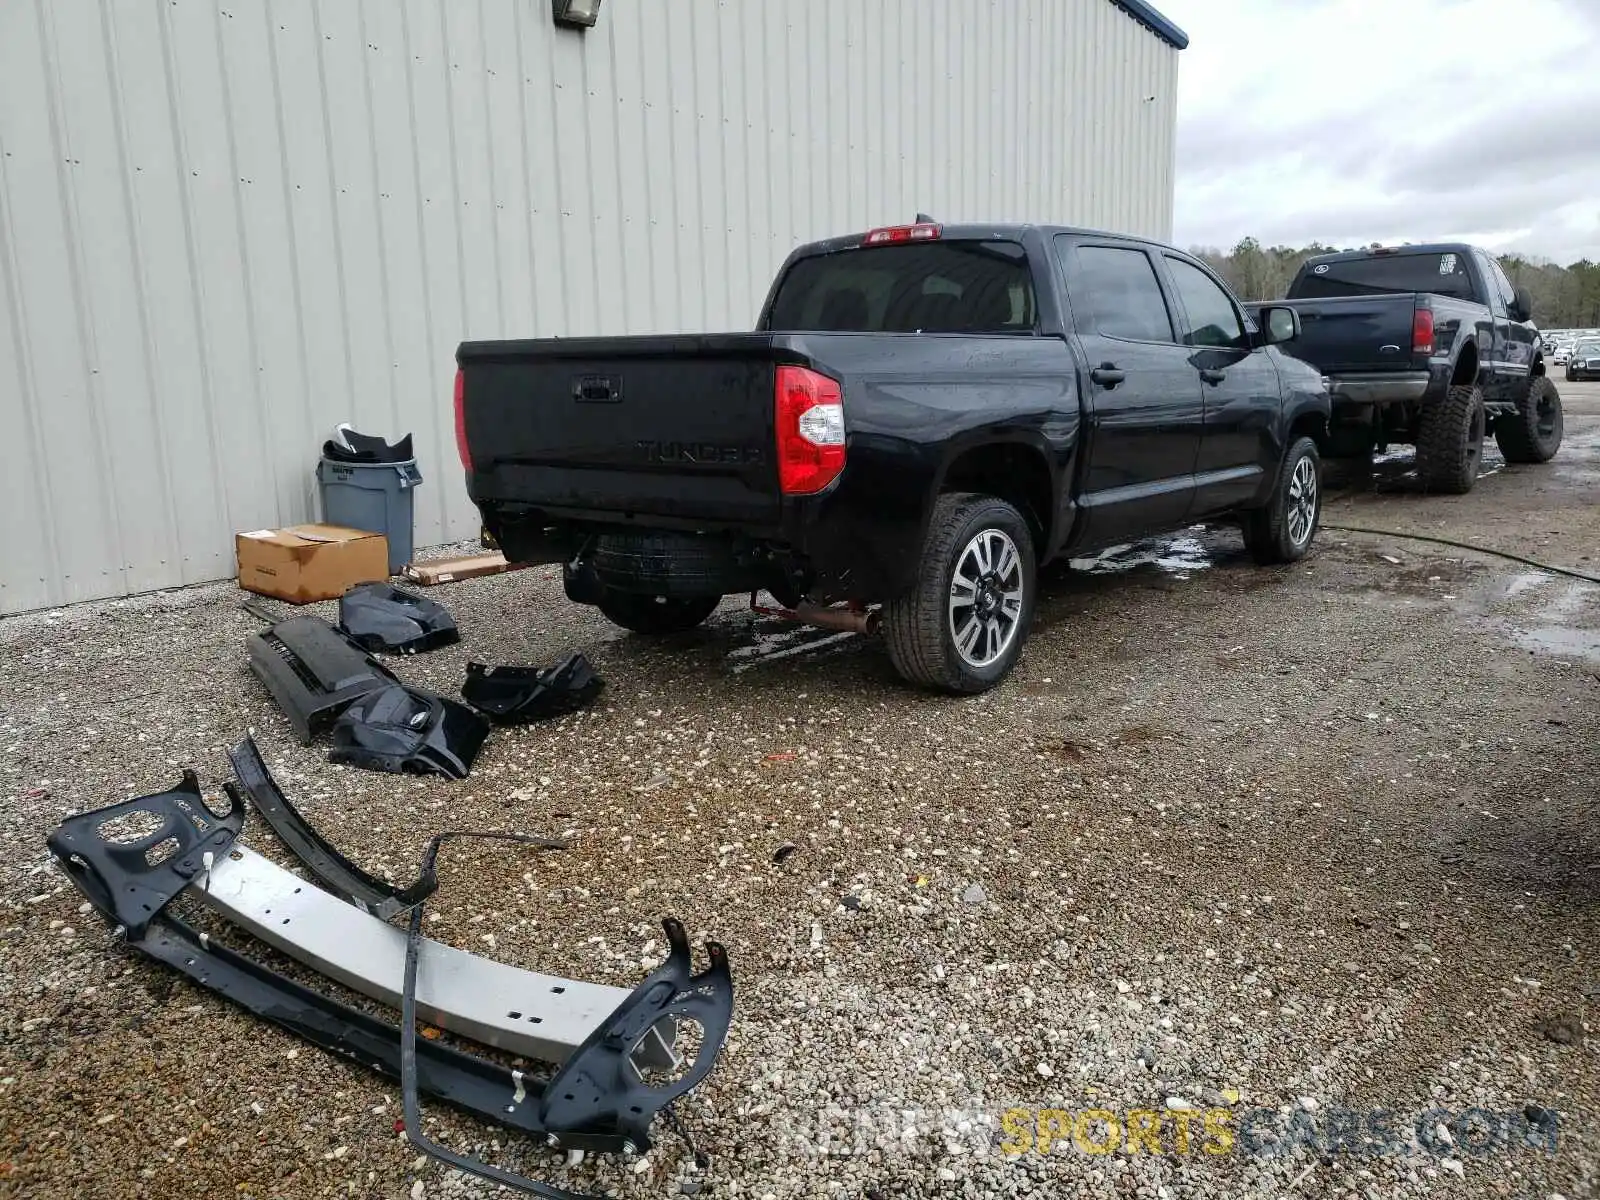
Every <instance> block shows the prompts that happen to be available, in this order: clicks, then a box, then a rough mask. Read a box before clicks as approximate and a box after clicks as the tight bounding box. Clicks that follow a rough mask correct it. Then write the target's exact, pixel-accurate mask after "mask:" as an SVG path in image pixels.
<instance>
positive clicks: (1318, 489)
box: [1244, 437, 1322, 566]
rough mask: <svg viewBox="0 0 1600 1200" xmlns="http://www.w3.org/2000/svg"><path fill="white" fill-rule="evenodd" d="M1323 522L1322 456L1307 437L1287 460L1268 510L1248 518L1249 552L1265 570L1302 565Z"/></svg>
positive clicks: (1255, 511)
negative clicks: (1275, 566)
mask: <svg viewBox="0 0 1600 1200" xmlns="http://www.w3.org/2000/svg"><path fill="white" fill-rule="evenodd" d="M1321 520H1322V456H1321V455H1319V454H1318V453H1317V444H1316V443H1315V442H1314V441H1312V440H1311V439H1310V438H1308V437H1303V438H1299V439H1297V440H1296V441H1295V442H1294V443H1293V444H1292V445H1291V446H1290V447H1289V451H1288V453H1287V454H1285V455H1284V456H1283V462H1282V464H1281V465H1280V466H1279V467H1278V482H1277V484H1276V485H1275V486H1274V487H1273V489H1272V498H1271V499H1270V500H1268V501H1267V503H1266V506H1265V507H1263V508H1257V509H1252V510H1251V511H1249V512H1247V513H1246V514H1245V518H1244V544H1245V548H1246V549H1247V550H1249V551H1250V556H1251V557H1252V558H1254V559H1255V560H1256V561H1257V562H1258V563H1260V564H1262V565H1263V566H1272V565H1277V564H1282V563H1292V562H1298V561H1299V560H1300V559H1302V558H1304V557H1305V556H1306V551H1307V550H1310V549H1311V542H1312V540H1313V539H1314V538H1315V537H1316V536H1317V525H1318V524H1319V523H1320V522H1321Z"/></svg>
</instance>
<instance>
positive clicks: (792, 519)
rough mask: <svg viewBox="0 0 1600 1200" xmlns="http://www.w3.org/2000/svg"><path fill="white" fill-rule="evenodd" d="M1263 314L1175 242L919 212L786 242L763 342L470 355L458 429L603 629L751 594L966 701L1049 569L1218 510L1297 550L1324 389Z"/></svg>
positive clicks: (503, 520) (503, 347)
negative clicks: (790, 248) (849, 636)
mask: <svg viewBox="0 0 1600 1200" xmlns="http://www.w3.org/2000/svg"><path fill="white" fill-rule="evenodd" d="M1262 319H1263V321H1264V325H1263V327H1262V328H1261V329H1258V328H1257V326H1256V325H1255V324H1254V322H1253V321H1252V319H1251V318H1250V317H1248V316H1246V315H1245V313H1244V312H1243V310H1242V309H1241V307H1240V306H1239V304H1238V302H1237V301H1236V300H1235V299H1234V298H1233V296H1232V295H1231V294H1230V293H1229V292H1228V291H1227V289H1226V288H1225V287H1224V286H1223V285H1222V284H1221V283H1220V282H1219V281H1218V280H1217V278H1216V277H1215V276H1214V275H1213V274H1212V273H1211V272H1210V271H1208V270H1207V269H1206V268H1205V267H1204V266H1203V265H1202V264H1200V263H1199V262H1197V261H1195V260H1194V259H1193V258H1191V257H1190V256H1188V255H1185V254H1182V253H1180V252H1178V251H1176V250H1173V249H1171V248H1169V247H1166V246H1162V245H1157V244H1154V243H1151V242H1145V241H1139V240H1135V239H1131V238H1124V237H1118V236H1113V235H1108V234H1098V233H1088V232H1084V231H1081V230H1073V229H1059V228H1051V227H1041V226H1032V225H972V226H944V227H941V226H939V225H936V224H932V223H927V222H924V223H919V224H916V225H904V226H895V227H892V228H888V229H878V230H873V231H871V232H869V233H867V234H854V235H851V236H849V237H841V238H836V239H833V240H831V241H825V242H818V243H814V244H812V245H808V246H803V247H801V248H800V249H798V250H796V251H795V252H794V253H793V254H792V255H790V257H789V259H788V261H787V262H786V263H785V264H784V266H783V268H782V270H781V271H780V273H779V275H778V277H777V280H776V281H775V283H774V284H773V287H772V290H771V292H770V294H769V295H768V298H767V301H766V305H765V307H764V309H763V311H762V313H761V318H760V323H759V326H758V329H757V332H754V333H722V334H703V335H684V336H646V337H613V338H577V339H558V340H539V341H510V342H467V343H463V344H462V345H461V347H460V349H459V350H458V351H457V355H456V360H457V363H458V364H459V366H460V371H459V372H458V374H457V376H456V398H455V403H456V429H457V434H458V441H459V445H460V451H461V459H462V463H463V465H464V467H465V468H466V471H467V484H468V490H469V492H470V494H471V496H472V498H473V500H474V501H475V502H476V504H477V505H478V507H479V510H480V511H481V513H482V515H483V521H484V525H485V527H486V529H487V530H488V532H489V533H490V535H491V536H492V537H493V538H494V539H495V540H496V541H497V542H498V544H499V545H500V546H501V547H502V548H503V550H504V551H505V553H506V556H507V557H508V558H510V559H512V560H513V561H522V562H561V563H563V564H565V579H566V590H567V595H568V596H569V597H570V598H572V599H573V600H577V601H580V602H583V603H589V604H596V605H598V606H599V608H600V610H601V611H602V612H603V613H604V614H605V615H606V616H607V617H609V618H610V619H611V620H613V621H615V622H616V623H618V624H620V625H623V626H625V627H627V628H629V629H633V630H636V631H639V632H646V633H661V632H670V631H675V630H683V629H688V628H691V627H693V626H694V625H697V624H698V623H699V622H701V621H703V620H704V619H705V618H706V617H707V616H709V615H710V613H711V611H712V610H713V609H714V608H715V607H716V606H717V603H718V601H719V600H720V598H721V597H722V596H724V595H726V594H732V593H738V592H751V593H754V592H756V591H757V590H760V589H765V590H767V591H769V592H771V593H772V594H773V595H774V596H775V597H776V598H777V599H778V601H779V602H780V603H781V604H783V605H785V606H787V608H788V610H789V613H790V615H794V616H797V617H799V618H800V619H802V620H807V621H810V622H812V623H814V624H819V625H823V626H828V627H835V628H846V629H859V630H871V629H873V628H876V627H878V625H879V623H880V621H881V627H882V630H883V632H884V633H885V635H886V640H887V642H888V647H889V653H890V657H891V658H892V659H893V661H894V664H895V666H896V667H897V668H898V670H899V671H900V673H901V674H902V675H904V676H905V677H906V678H907V679H909V680H912V681H914V682H916V683H920V684H924V685H927V686H932V687H938V688H943V689H946V690H949V691H955V692H977V691H982V690H984V689H986V688H988V687H991V686H993V685H994V684H995V683H998V682H999V681H1000V680H1001V679H1002V678H1004V677H1005V675H1006V674H1007V673H1008V672H1009V671H1010V669H1011V667H1012V665H1013V664H1014V663H1015V661H1016V659H1017V655H1018V654H1019V653H1020V651H1021V647H1022V642H1023V640H1024V638H1025V637H1026V636H1027V631H1028V627H1029V623H1030V620H1031V618H1032V615H1033V608H1034V600H1035V590H1036V583H1035V574H1036V569H1037V567H1038V565H1039V564H1041V563H1044V562H1048V561H1049V560H1051V559H1056V558H1061V557H1063V556H1066V555H1069V554H1077V553H1079V552H1081V551H1084V550H1089V549H1096V548H1103V547H1107V546H1113V545H1119V544H1124V543H1127V542H1129V541H1132V540H1135V539H1137V538H1140V537H1144V536H1146V535H1148V534H1152V533H1158V532H1161V531H1164V530H1169V529H1173V528H1176V527H1180V526H1183V525H1185V524H1188V523H1190V522H1197V521H1206V520H1213V519H1220V518H1232V519H1236V520H1238V521H1239V522H1240V523H1241V524H1242V525H1243V527H1244V531H1245V538H1246V541H1247V542H1248V544H1249V546H1250V548H1251V550H1252V551H1253V552H1254V554H1255V556H1256V558H1257V559H1258V560H1260V561H1262V562H1267V563H1271V562H1289V561H1293V560H1295V559H1298V558H1299V557H1300V556H1301V555H1303V554H1304V553H1305V552H1306V550H1307V548H1308V547H1309V546H1310V544H1311V540H1312V537H1313V536H1314V534H1315V532H1316V528H1317V521H1318V518H1319V514H1320V511H1321V489H1320V487H1319V464H1320V459H1319V456H1318V450H1317V443H1318V441H1319V439H1321V438H1323V437H1324V435H1325V433H1326V429H1327V420H1328V411H1329V402H1328V396H1327V392H1326V390H1325V388H1324V386H1323V382H1322V378H1321V376H1320V375H1319V374H1318V373H1317V372H1316V371H1314V370H1313V369H1312V368H1310V367H1308V366H1306V365H1305V364H1303V363H1299V362H1296V361H1294V360H1293V359H1290V358H1287V357H1285V356H1284V355H1282V354H1280V353H1279V352H1278V351H1277V350H1276V349H1275V348H1273V343H1275V342H1279V341H1284V340H1286V339H1289V338H1292V337H1293V336H1295V334H1296V332H1297V331H1298V329H1299V325H1298V320H1297V318H1296V317H1295V314H1294V313H1293V312H1291V311H1289V310H1287V309H1276V310H1272V309H1268V310H1266V311H1265V312H1264V313H1263V316H1262ZM753 601H754V595H752V602H753ZM878 605H881V606H882V608H881V609H876V608H875V607H874V606H878Z"/></svg>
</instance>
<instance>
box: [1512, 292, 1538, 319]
mask: <svg viewBox="0 0 1600 1200" xmlns="http://www.w3.org/2000/svg"><path fill="white" fill-rule="evenodd" d="M1510 315H1511V319H1512V320H1513V321H1526V320H1527V319H1528V318H1530V317H1531V316H1533V297H1532V296H1530V295H1528V289H1527V288H1523V287H1519V288H1518V289H1517V292H1516V297H1515V298H1514V299H1513V300H1512V301H1511V314H1510Z"/></svg>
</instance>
